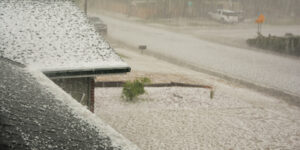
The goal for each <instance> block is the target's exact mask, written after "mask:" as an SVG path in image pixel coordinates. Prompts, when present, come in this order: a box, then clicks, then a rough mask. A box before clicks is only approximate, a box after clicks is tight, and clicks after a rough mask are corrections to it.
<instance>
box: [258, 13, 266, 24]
mask: <svg viewBox="0 0 300 150" xmlns="http://www.w3.org/2000/svg"><path fill="white" fill-rule="evenodd" d="M264 21H265V16H264V15H263V14H260V15H259V17H258V18H257V19H256V23H264Z"/></svg>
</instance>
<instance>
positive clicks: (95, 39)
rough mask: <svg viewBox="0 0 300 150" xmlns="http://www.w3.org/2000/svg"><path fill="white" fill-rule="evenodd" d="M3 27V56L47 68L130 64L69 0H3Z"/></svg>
mask: <svg viewBox="0 0 300 150" xmlns="http://www.w3.org/2000/svg"><path fill="white" fill-rule="evenodd" d="M0 27H1V28H0V56H3V57H6V58H9V59H11V60H14V61H17V62H20V63H22V64H25V65H27V66H30V67H34V68H37V69H39V70H41V71H43V72H53V71H78V70H79V71H80V70H97V69H101V70H105V69H106V70H107V69H124V68H126V69H127V70H128V68H129V66H128V65H127V64H126V63H125V62H124V61H123V60H122V59H121V58H120V57H119V56H118V55H117V54H116V53H115V52H114V50H113V49H112V48H111V47H110V45H109V44H108V43H107V42H106V41H105V40H104V39H103V37H102V36H101V35H99V34H98V33H96V32H95V29H94V27H93V26H92V25H91V24H89V23H88V20H87V18H86V16H85V15H84V14H83V13H82V12H81V11H80V10H79V8H77V7H76V6H75V4H74V3H73V2H71V1H68V0H1V1H0ZM129 70H130V68H129Z"/></svg>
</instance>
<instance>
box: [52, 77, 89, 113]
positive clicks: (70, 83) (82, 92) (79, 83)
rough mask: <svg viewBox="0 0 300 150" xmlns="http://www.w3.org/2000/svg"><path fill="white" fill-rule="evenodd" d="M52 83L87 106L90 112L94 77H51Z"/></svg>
mask: <svg viewBox="0 0 300 150" xmlns="http://www.w3.org/2000/svg"><path fill="white" fill-rule="evenodd" d="M52 81H53V82H54V83H56V84H57V85H58V86H60V87H61V88H62V89H63V90H64V91H66V92H67V93H69V94H70V95H71V96H72V97H73V98H74V99H76V100H77V101H78V102H80V103H81V104H82V105H85V106H87V107H88V108H89V109H90V110H91V111H92V112H93V110H94V78H91V77H82V78H61V79H52Z"/></svg>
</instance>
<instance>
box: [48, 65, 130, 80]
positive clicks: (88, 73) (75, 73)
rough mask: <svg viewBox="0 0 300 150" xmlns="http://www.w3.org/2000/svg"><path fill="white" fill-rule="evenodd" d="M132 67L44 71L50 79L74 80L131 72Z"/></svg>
mask: <svg viewBox="0 0 300 150" xmlns="http://www.w3.org/2000/svg"><path fill="white" fill-rule="evenodd" d="M130 71H131V68H130V67H119V68H105V69H83V70H80V69H78V70H60V71H43V73H44V74H45V75H46V76H47V77H49V78H74V77H94V76H97V75H101V74H115V73H127V72H130Z"/></svg>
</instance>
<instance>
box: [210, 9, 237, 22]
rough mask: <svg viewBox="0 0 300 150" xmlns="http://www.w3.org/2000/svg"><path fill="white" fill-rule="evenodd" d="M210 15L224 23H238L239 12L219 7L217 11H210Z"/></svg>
mask: <svg viewBox="0 0 300 150" xmlns="http://www.w3.org/2000/svg"><path fill="white" fill-rule="evenodd" d="M208 14H209V16H210V17H212V18H213V19H215V20H218V21H220V22H222V23H238V22H239V15H238V13H237V12H234V11H231V10H225V9H217V11H215V12H209V13H208Z"/></svg>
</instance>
